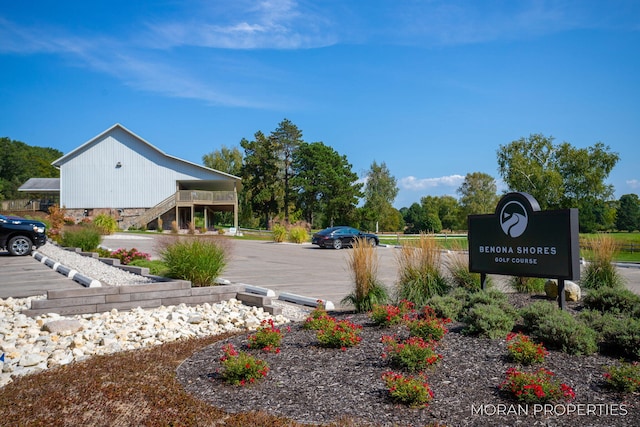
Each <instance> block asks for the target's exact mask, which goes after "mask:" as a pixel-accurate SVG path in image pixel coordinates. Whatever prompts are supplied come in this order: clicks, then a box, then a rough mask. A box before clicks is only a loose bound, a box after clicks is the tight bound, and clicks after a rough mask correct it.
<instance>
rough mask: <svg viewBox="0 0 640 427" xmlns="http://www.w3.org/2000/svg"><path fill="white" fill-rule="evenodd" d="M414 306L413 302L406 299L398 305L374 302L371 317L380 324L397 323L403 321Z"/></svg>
mask: <svg viewBox="0 0 640 427" xmlns="http://www.w3.org/2000/svg"><path fill="white" fill-rule="evenodd" d="M414 307H415V305H414V304H413V303H412V302H410V301H406V300H402V301H400V303H399V304H398V305H382V304H374V306H373V309H372V310H371V314H370V317H371V320H373V323H375V324H376V325H378V326H390V325H395V324H398V323H401V322H402V321H403V320H404V317H405V316H406V315H408V314H409V313H411V312H412V311H413V310H414Z"/></svg>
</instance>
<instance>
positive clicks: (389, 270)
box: [103, 234, 397, 307]
mask: <svg viewBox="0 0 640 427" xmlns="http://www.w3.org/2000/svg"><path fill="white" fill-rule="evenodd" d="M164 238H166V237H164ZM162 239H163V236H160V235H158V236H156V235H151V236H149V235H144V236H141V235H126V234H115V235H112V236H108V237H107V238H106V239H105V240H104V241H103V245H104V246H106V247H108V248H110V249H118V248H121V247H124V248H127V249H130V248H132V247H135V248H136V249H138V250H140V251H142V252H147V253H149V254H151V255H152V258H154V257H157V256H158V252H159V250H160V245H161V243H160V242H161V240H162ZM226 242H227V243H228V244H229V253H230V256H229V262H228V265H227V267H226V268H225V270H224V272H223V274H222V275H221V277H222V278H224V279H227V280H229V281H231V282H233V283H245V284H249V285H253V286H259V287H264V288H268V289H271V290H273V291H274V292H275V293H276V295H279V294H280V293H281V292H286V293H290V294H296V295H301V296H305V297H309V298H313V299H323V300H327V301H331V302H333V303H334V305H335V306H336V307H338V306H339V305H340V301H341V300H342V299H343V298H344V297H345V296H346V295H348V294H349V293H350V292H352V290H353V284H352V283H353V281H352V278H351V274H350V271H349V268H348V264H347V262H348V258H349V255H350V254H351V250H350V249H342V250H333V249H320V248H318V247H317V246H314V245H311V244H302V245H297V244H289V243H273V242H269V241H259V240H232V239H227V240H226ZM376 251H377V253H378V255H379V261H378V273H379V278H380V280H381V281H382V282H383V283H385V284H387V285H391V284H393V283H394V282H395V280H396V274H397V268H396V260H395V253H396V250H395V249H394V248H391V247H384V246H380V247H378V248H376Z"/></svg>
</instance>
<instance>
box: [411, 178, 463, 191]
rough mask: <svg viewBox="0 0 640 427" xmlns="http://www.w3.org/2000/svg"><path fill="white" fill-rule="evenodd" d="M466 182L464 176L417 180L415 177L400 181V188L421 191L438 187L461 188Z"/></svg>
mask: <svg viewBox="0 0 640 427" xmlns="http://www.w3.org/2000/svg"><path fill="white" fill-rule="evenodd" d="M463 181H464V176H462V175H449V176H442V177H439V178H416V177H415V176H407V177H404V178H401V179H400V182H399V186H400V188H401V189H403V190H409V191H420V190H425V189H428V188H437V187H452V188H453V187H455V188H457V187H459V186H460V184H462V182H463Z"/></svg>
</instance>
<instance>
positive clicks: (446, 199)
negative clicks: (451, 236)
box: [438, 196, 466, 230]
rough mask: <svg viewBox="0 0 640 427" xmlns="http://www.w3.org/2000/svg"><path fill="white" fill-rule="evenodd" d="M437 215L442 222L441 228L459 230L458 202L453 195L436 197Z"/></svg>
mask: <svg viewBox="0 0 640 427" xmlns="http://www.w3.org/2000/svg"><path fill="white" fill-rule="evenodd" d="M438 217H439V218H440V221H441V222H442V228H444V229H447V230H459V229H460V228H466V224H465V226H464V227H460V203H459V202H458V200H457V199H456V198H455V197H453V196H441V197H439V199H438Z"/></svg>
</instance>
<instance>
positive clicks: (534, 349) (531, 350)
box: [507, 333, 548, 365]
mask: <svg viewBox="0 0 640 427" xmlns="http://www.w3.org/2000/svg"><path fill="white" fill-rule="evenodd" d="M507 353H508V355H509V359H511V360H512V361H513V362H516V363H521V364H523V365H532V364H534V363H542V362H544V358H545V357H546V355H547V354H548V352H547V350H546V349H545V348H544V346H543V345H542V344H536V343H534V342H533V341H531V339H530V338H529V337H528V336H526V335H523V334H514V333H510V334H507Z"/></svg>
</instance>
